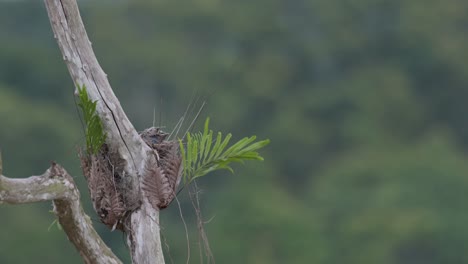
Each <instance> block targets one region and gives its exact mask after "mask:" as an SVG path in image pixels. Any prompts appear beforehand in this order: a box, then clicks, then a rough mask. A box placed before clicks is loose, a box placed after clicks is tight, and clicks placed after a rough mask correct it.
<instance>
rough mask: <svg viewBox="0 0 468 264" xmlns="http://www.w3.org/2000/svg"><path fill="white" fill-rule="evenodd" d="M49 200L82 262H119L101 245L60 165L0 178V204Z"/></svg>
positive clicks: (78, 197)
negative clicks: (18, 176) (34, 173)
mask: <svg viewBox="0 0 468 264" xmlns="http://www.w3.org/2000/svg"><path fill="white" fill-rule="evenodd" d="M48 200H53V204H54V212H55V214H56V215H57V218H58V221H59V223H60V225H61V226H62V227H63V230H64V231H65V233H66V234H67V236H68V239H70V241H71V242H72V243H73V244H74V245H75V247H76V249H77V250H78V252H79V253H80V255H81V256H82V257H83V259H84V262H85V263H89V264H91V263H93V264H94V263H99V264H100V263H103V264H104V263H106V264H107V263H109V264H114V263H115V264H118V263H122V262H121V261H120V260H119V259H118V258H117V257H116V256H115V255H114V253H112V251H111V250H110V249H109V248H108V247H107V246H106V245H105V243H104V241H102V239H101V237H100V236H99V235H98V234H97V232H96V231H95V230H94V228H93V226H92V223H91V220H90V218H89V217H88V216H87V215H86V213H85V212H84V211H83V208H82V206H81V203H80V193H79V191H78V189H77V188H76V185H75V182H74V181H73V178H72V177H71V176H70V175H69V174H68V173H67V172H66V171H65V169H64V168H62V167H61V166H60V165H57V164H52V166H51V167H50V168H49V169H48V170H47V171H46V172H45V173H44V174H42V175H40V176H31V177H28V178H24V179H11V178H7V177H5V176H3V175H0V204H2V203H7V204H22V203H33V202H41V201H48Z"/></svg>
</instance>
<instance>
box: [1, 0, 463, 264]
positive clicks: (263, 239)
mask: <svg viewBox="0 0 468 264" xmlns="http://www.w3.org/2000/svg"><path fill="white" fill-rule="evenodd" d="M80 7H81V11H82V15H83V19H84V22H85V25H86V27H87V29H88V35H89V37H90V39H91V40H92V41H93V46H94V48H95V52H96V54H97V56H98V59H99V60H100V62H101V64H102V66H103V68H104V70H105V71H106V73H107V74H108V76H109V79H110V82H111V84H112V86H113V88H114V89H115V93H116V95H117V96H118V97H119V98H120V99H121V103H122V106H123V107H124V109H125V110H126V111H127V113H128V115H129V117H130V119H131V120H132V121H134V124H135V126H136V127H137V128H138V129H139V130H143V129H144V128H146V127H149V126H151V125H152V119H153V110H154V109H156V110H157V112H161V113H162V118H161V120H159V118H157V120H156V124H158V123H161V124H162V125H163V126H166V130H169V131H170V130H171V129H172V128H173V127H174V126H175V124H176V123H177V120H178V119H179V118H180V116H182V115H183V113H184V111H185V109H186V106H187V105H188V104H189V103H190V102H192V103H193V101H194V100H196V98H198V97H201V99H200V100H206V101H207V107H206V108H205V110H204V113H202V116H204V115H205V116H207V115H209V116H210V117H211V119H212V123H213V124H216V127H214V129H215V130H221V131H229V132H232V133H233V135H239V136H240V135H251V134H256V135H257V136H258V137H259V138H270V139H271V141H272V143H271V144H270V145H269V146H268V147H267V148H265V149H264V150H263V151H261V154H262V156H263V157H264V158H265V162H263V163H256V164H250V163H248V164H246V166H245V167H239V169H237V173H236V175H234V176H231V175H229V174H228V173H220V174H222V175H225V174H226V176H224V177H208V178H206V179H204V178H203V179H201V180H200V181H199V186H200V187H201V188H202V189H203V190H204V191H205V192H204V193H203V195H202V196H201V203H202V209H203V212H204V215H205V218H206V219H211V218H213V219H212V220H211V221H210V222H209V223H208V224H207V225H206V229H207V233H208V237H209V238H210V242H211V247H212V250H213V253H214V255H215V258H216V260H217V262H218V263H254V264H262V263H323V264H328V263H350V264H352V263H356V264H361V263H384V264H385V263H403V264H404V263H411V264H414V263H424V264H431V263H468V258H467V255H466V254H465V252H466V249H467V246H466V245H468V228H467V227H465V223H466V222H467V220H468V206H465V204H464V201H465V200H466V199H467V198H468V164H467V162H466V160H467V158H468V156H467V152H468V121H467V120H466V113H468V104H467V103H466V102H467V101H468V89H467V87H468V77H467V76H468V64H467V63H466V62H467V61H468V59H467V56H468V55H467V53H466V51H465V49H466V47H467V46H468V37H467V35H466V34H465V31H466V25H467V24H468V2H463V1H455V0H448V1H437V0H424V1H423V0H413V1H404V0H377V1H375V0H374V1H371V0H356V1H347V0H337V1H328V0H313V1H312V0H289V1H284V0H256V1H245V0H238V1H226V0H178V1H174V0H172V1H168V0H154V1H112V2H111V1H99V2H97V1H96V2H94V1H80ZM0 40H1V41H0V123H1V129H0V147H1V149H2V153H3V160H4V162H3V165H4V173H5V174H6V175H9V176H12V177H24V176H29V175H31V174H38V173H41V172H42V171H43V170H45V168H47V166H48V162H49V161H50V160H57V161H58V162H59V163H61V164H63V165H64V166H65V167H66V168H67V169H68V170H69V171H70V172H71V173H72V175H75V179H76V181H78V182H79V184H80V186H81V190H82V198H83V200H84V203H85V204H86V205H87V206H88V208H87V210H88V212H89V213H90V215H91V216H93V218H94V219H96V217H95V216H94V213H93V212H92V210H90V206H89V200H88V199H89V198H87V196H88V195H87V190H86V187H85V184H83V179H82V178H83V177H82V176H81V172H80V169H79V166H78V160H77V157H76V150H75V146H76V145H80V146H83V145H84V142H85V140H84V133H83V129H82V127H81V125H80V120H79V118H78V115H77V113H76V111H77V110H76V105H75V103H74V99H73V86H74V85H73V83H72V81H71V80H70V78H69V76H68V73H67V70H66V67H65V65H64V63H63V61H62V58H61V55H60V52H59V49H58V47H57V46H56V44H55V43H54V39H53V35H52V33H51V30H50V27H49V22H48V19H47V16H46V11H45V8H44V7H43V3H42V2H40V1H6V2H0ZM161 102H162V103H161ZM195 112H196V111H195ZM202 129H203V128H202V124H199V126H198V127H197V128H196V130H199V131H200V130H202ZM196 130H195V131H196ZM239 139H240V138H239ZM239 139H236V140H239ZM180 200H181V206H182V209H183V212H184V217H185V219H186V221H187V222H188V223H189V225H190V229H191V231H190V246H191V247H190V248H191V258H190V260H191V261H190V263H198V259H199V258H198V246H197V245H198V242H199V241H198V238H197V234H196V233H197V231H196V223H195V221H196V219H195V216H194V212H193V209H192V207H191V202H190V200H189V199H188V198H187V197H186V194H185V193H181V197H180ZM48 207H49V204H44V205H25V206H14V207H13V206H2V207H1V208H0V210H1V214H2V221H1V223H2V225H1V227H0V231H1V232H2V234H4V235H2V236H0V263H31V262H40V263H64V262H67V263H81V259H80V258H79V256H78V254H77V253H76V252H75V250H74V249H73V247H72V245H71V244H69V243H68V242H66V241H67V240H66V237H65V235H64V234H63V233H62V232H61V231H60V230H56V229H51V230H50V231H47V229H48V226H49V225H50V223H51V222H52V221H53V216H52V215H50V214H49V213H48ZM161 225H162V229H163V235H164V238H165V240H166V241H167V244H168V245H169V250H166V257H167V259H168V263H170V262H171V261H170V258H172V260H173V261H174V263H183V262H185V260H186V257H187V246H186V240H185V231H184V228H183V227H182V222H181V220H180V216H179V213H178V208H177V205H173V206H171V207H170V208H168V209H166V210H164V211H163V212H162V223H161ZM96 226H97V227H98V228H99V229H100V230H101V233H102V234H103V236H104V238H105V239H106V241H108V243H109V244H110V245H111V247H113V249H114V251H116V253H117V254H118V255H119V256H122V258H123V259H124V260H125V261H126V262H128V261H129V259H128V254H127V253H126V251H127V249H126V248H125V246H124V239H123V237H122V235H120V234H116V233H109V232H108V231H107V230H105V229H104V228H102V225H101V224H99V223H98V221H96ZM71 256H73V257H71Z"/></svg>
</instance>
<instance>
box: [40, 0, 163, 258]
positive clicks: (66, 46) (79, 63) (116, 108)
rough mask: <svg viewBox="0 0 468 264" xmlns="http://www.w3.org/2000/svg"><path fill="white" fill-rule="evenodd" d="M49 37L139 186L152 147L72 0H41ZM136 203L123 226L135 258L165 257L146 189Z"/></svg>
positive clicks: (156, 215) (155, 213) (156, 216)
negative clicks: (96, 52)
mask: <svg viewBox="0 0 468 264" xmlns="http://www.w3.org/2000/svg"><path fill="white" fill-rule="evenodd" d="M44 2H45V4H46V8H47V12H48V15H49V20H50V23H51V26H52V30H53V32H54V37H55V39H56V40H57V43H58V45H59V47H60V50H61V52H62V55H63V59H64V61H65V63H66V65H67V67H68V70H69V72H70V75H71V77H72V80H73V82H74V83H75V84H77V85H85V86H86V91H87V93H88V96H89V98H90V99H91V100H92V101H97V107H96V112H97V114H98V115H99V117H100V118H101V121H102V123H103V126H104V130H105V131H106V133H107V140H106V143H107V144H108V145H109V148H110V149H112V150H113V151H114V152H115V154H117V155H118V156H119V157H120V159H121V160H122V161H123V162H124V174H125V175H126V177H131V179H132V181H131V182H132V183H133V186H132V188H133V191H136V192H139V193H141V192H144V190H142V188H141V186H140V185H141V182H142V181H141V177H142V175H144V171H145V164H146V163H147V161H148V159H151V158H152V159H154V156H152V155H153V154H152V153H153V150H152V149H151V148H149V147H148V146H147V145H146V144H145V143H144V142H143V140H142V139H141V137H140V136H139V135H138V133H137V131H136V130H135V128H134V127H133V125H132V124H131V123H130V121H129V120H128V118H127V116H126V115H125V113H124V111H123V110H122V107H121V106H120V102H119V100H118V99H117V98H116V96H115V95H114V92H113V91H112V88H111V86H110V84H109V81H108V80H107V75H106V74H105V73H104V71H103V70H102V68H101V67H100V65H99V63H98V61H97V59H96V57H95V55H94V52H93V49H92V47H91V42H90V41H89V39H88V36H87V34H86V30H85V28H84V26H83V22H82V20H81V16H80V13H79V9H78V6H77V3H76V0H44ZM141 202H142V204H141V206H140V207H139V208H138V209H137V210H135V211H133V212H132V213H131V215H130V221H129V222H130V226H127V227H126V230H125V231H126V233H127V237H128V243H129V246H130V249H131V256H132V261H133V262H134V263H157V264H161V263H164V258H163V254H162V247H161V240H160V233H159V232H160V228H159V210H158V209H157V208H156V209H155V208H153V207H152V206H151V205H150V203H149V201H148V199H147V198H146V195H144V193H142V195H141Z"/></svg>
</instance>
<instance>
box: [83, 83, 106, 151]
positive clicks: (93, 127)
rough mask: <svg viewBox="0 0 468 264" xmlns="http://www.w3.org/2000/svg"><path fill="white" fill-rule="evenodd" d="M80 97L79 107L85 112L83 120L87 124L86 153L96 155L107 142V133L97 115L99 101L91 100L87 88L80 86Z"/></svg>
mask: <svg viewBox="0 0 468 264" xmlns="http://www.w3.org/2000/svg"><path fill="white" fill-rule="evenodd" d="M78 97H79V98H80V102H79V103H78V106H79V107H80V108H81V111H82V112H83V118H84V121H85V124H86V131H85V133H86V151H87V152H88V154H96V153H98V151H99V150H100V149H101V147H102V145H103V144H104V143H105V142H106V133H104V129H103V127H102V122H101V119H100V118H99V116H98V115H97V114H96V104H97V101H94V102H93V101H92V100H91V99H89V96H88V93H87V92H86V87H85V86H84V85H83V86H81V87H80V86H79V85H78Z"/></svg>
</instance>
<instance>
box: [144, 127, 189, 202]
mask: <svg viewBox="0 0 468 264" xmlns="http://www.w3.org/2000/svg"><path fill="white" fill-rule="evenodd" d="M140 135H141V137H142V139H143V141H145V143H146V144H147V145H148V146H149V147H151V148H152V149H153V150H154V154H155V155H154V159H153V158H151V159H150V160H149V161H148V162H147V169H146V174H145V175H144V178H143V191H144V192H145V193H146V196H147V197H148V199H149V201H150V203H151V204H152V205H153V207H157V208H159V209H163V208H166V207H167V206H168V205H169V204H170V203H171V202H172V200H173V199H174V198H175V195H176V191H177V188H178V186H179V183H180V180H181V177H182V158H181V156H180V154H179V143H178V142H177V141H168V140H166V138H167V136H168V134H167V133H164V132H163V131H161V130H160V129H159V128H154V127H152V128H148V129H146V130H145V131H143V132H142V133H141V134H140ZM156 180H157V181H158V182H157V183H156V182H155V181H156Z"/></svg>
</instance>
